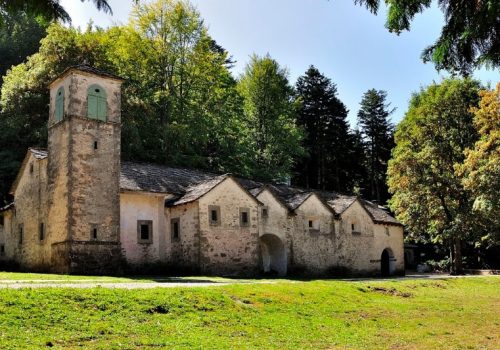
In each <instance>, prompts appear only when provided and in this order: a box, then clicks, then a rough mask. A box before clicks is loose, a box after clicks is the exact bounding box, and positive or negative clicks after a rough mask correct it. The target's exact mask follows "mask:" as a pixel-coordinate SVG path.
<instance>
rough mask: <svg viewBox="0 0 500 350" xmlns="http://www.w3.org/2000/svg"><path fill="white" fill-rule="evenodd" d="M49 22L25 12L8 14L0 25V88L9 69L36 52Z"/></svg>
mask: <svg viewBox="0 0 500 350" xmlns="http://www.w3.org/2000/svg"><path fill="white" fill-rule="evenodd" d="M47 26H48V23H47V22H45V21H43V20H42V19H40V18H35V17H32V16H28V15H27V14H25V13H23V12H17V13H13V14H8V15H6V16H5V17H4V25H3V26H0V57H1V58H2V59H1V60H0V88H1V86H2V85H1V77H3V76H4V75H5V73H7V70H8V69H9V68H10V67H12V66H14V65H17V64H19V63H21V62H23V61H24V60H25V58H26V57H28V56H30V55H32V54H34V53H35V52H37V51H38V48H39V47H40V40H41V39H42V38H43V37H44V36H45V35H46V28H47Z"/></svg>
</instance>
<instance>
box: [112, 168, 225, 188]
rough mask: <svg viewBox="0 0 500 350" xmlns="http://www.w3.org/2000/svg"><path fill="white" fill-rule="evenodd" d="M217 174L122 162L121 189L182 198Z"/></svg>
mask: <svg viewBox="0 0 500 350" xmlns="http://www.w3.org/2000/svg"><path fill="white" fill-rule="evenodd" d="M216 176H217V175H216V174H212V173H207V172H201V171H198V170H192V169H182V168H171V167H166V166H162V165H155V164H146V163H133V162H122V166H121V174H120V188H121V189H122V190H126V191H142V192H154V193H170V194H173V195H176V196H179V197H182V196H183V195H185V194H186V193H187V191H188V190H189V189H190V188H193V186H197V185H199V184H201V183H203V182H205V181H210V180H212V179H213V178H214V177H216Z"/></svg>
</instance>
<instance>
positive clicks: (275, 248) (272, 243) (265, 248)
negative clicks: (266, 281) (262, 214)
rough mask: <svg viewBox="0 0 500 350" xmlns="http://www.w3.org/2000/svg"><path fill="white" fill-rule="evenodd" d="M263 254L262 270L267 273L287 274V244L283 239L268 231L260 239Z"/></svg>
mask: <svg viewBox="0 0 500 350" xmlns="http://www.w3.org/2000/svg"><path fill="white" fill-rule="evenodd" d="M259 242H260V252H261V253H260V254H261V259H260V261H261V267H260V268H261V270H262V272H264V273H265V274H274V275H278V276H285V275H286V268H287V259H286V250H285V245H284V244H283V242H282V241H281V239H280V238H279V237H278V236H276V235H273V234H269V233H266V234H265V235H263V236H261V237H260V239H259Z"/></svg>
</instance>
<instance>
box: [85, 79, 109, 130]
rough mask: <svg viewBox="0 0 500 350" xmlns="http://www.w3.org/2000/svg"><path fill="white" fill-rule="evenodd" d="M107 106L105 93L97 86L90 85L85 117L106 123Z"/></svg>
mask: <svg viewBox="0 0 500 350" xmlns="http://www.w3.org/2000/svg"><path fill="white" fill-rule="evenodd" d="M107 113H108V104H107V96H106V91H104V89H103V88H102V87H100V86H99V85H91V86H90V87H89V89H88V91H87V116H88V117H89V118H92V119H97V120H102V121H106V117H107Z"/></svg>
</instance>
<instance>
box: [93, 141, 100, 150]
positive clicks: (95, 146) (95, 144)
mask: <svg viewBox="0 0 500 350" xmlns="http://www.w3.org/2000/svg"><path fill="white" fill-rule="evenodd" d="M98 146H99V145H98V144H97V141H94V149H98V148H99V147H98Z"/></svg>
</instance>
